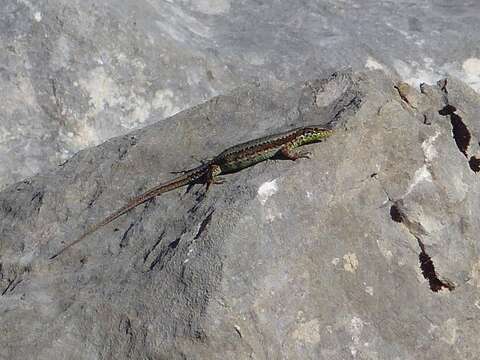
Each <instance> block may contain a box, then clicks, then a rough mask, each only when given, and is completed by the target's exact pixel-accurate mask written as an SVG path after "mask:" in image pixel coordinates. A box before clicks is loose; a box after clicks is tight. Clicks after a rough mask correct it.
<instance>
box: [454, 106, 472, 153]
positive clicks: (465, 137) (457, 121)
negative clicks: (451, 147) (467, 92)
mask: <svg viewBox="0 0 480 360" xmlns="http://www.w3.org/2000/svg"><path fill="white" fill-rule="evenodd" d="M450 122H451V123H452V132H453V138H454V139H455V143H456V144H457V147H458V149H459V150H460V151H461V152H462V153H463V155H465V157H468V154H467V150H468V146H469V145H470V139H471V137H472V136H471V135H470V132H469V131H468V128H467V126H466V125H465V124H464V123H463V121H462V118H461V117H460V116H458V115H457V114H451V115H450Z"/></svg>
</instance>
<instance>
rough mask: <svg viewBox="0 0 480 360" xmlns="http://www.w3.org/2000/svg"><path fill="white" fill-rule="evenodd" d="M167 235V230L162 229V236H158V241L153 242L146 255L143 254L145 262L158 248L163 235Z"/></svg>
mask: <svg viewBox="0 0 480 360" xmlns="http://www.w3.org/2000/svg"><path fill="white" fill-rule="evenodd" d="M164 236H165V230H163V231H162V233H161V234H160V236H159V237H158V239H157V241H156V242H155V244H153V246H152V247H151V248H150V249H149V250H148V251H147V252H146V253H145V255H144V256H143V262H146V261H147V259H148V257H149V256H150V254H151V253H152V252H153V251H154V250H155V249H156V248H157V246H158V244H160V242H161V241H162V239H163V237H164Z"/></svg>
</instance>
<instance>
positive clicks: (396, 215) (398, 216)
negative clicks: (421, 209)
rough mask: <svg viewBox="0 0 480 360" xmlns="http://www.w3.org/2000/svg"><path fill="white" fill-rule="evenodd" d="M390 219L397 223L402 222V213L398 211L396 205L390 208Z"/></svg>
mask: <svg viewBox="0 0 480 360" xmlns="http://www.w3.org/2000/svg"><path fill="white" fill-rule="evenodd" d="M390 217H391V218H392V220H393V221H395V222H397V223H402V222H403V213H402V212H401V211H400V209H399V207H398V205H397V204H396V203H395V204H393V205H392V206H391V207H390Z"/></svg>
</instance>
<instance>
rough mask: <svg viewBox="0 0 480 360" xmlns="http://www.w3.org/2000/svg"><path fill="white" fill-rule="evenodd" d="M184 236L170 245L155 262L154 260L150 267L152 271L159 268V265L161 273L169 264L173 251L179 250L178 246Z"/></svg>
mask: <svg viewBox="0 0 480 360" xmlns="http://www.w3.org/2000/svg"><path fill="white" fill-rule="evenodd" d="M182 235H183V233H182ZM182 235H180V236H179V237H178V238H176V239H175V240H173V241H172V242H171V243H170V244H168V246H167V247H166V248H165V249H163V250H162V251H160V253H159V254H158V255H157V257H156V258H155V260H153V261H152V263H151V264H150V267H149V268H150V270H153V269H154V268H155V267H157V265H159V268H158V270H159V271H161V270H162V269H163V268H164V267H165V263H167V262H168V260H169V259H171V258H172V256H173V251H174V250H175V249H176V248H177V246H178V244H179V243H180V238H181V237H182Z"/></svg>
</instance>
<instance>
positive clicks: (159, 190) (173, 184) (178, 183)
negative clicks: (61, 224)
mask: <svg viewBox="0 0 480 360" xmlns="http://www.w3.org/2000/svg"><path fill="white" fill-rule="evenodd" d="M207 172H208V166H203V165H202V166H199V167H198V168H195V169H193V170H190V171H188V172H187V173H185V174H184V175H182V176H179V177H177V178H175V179H173V180H171V181H169V182H167V183H164V184H160V185H158V186H156V187H154V188H153V189H150V190H148V191H146V192H144V193H143V194H141V195H139V196H137V197H135V198H133V199H132V200H130V202H128V203H127V204H126V205H125V206H123V207H122V208H121V209H119V210H117V211H115V212H114V213H112V214H110V215H109V216H107V217H106V218H105V219H103V220H102V221H100V222H99V223H97V224H95V225H93V226H92V227H91V228H90V229H89V230H88V231H87V232H85V233H84V234H83V235H82V236H80V237H79V238H78V239H77V240H75V241H74V242H72V243H70V244H68V245H67V246H65V247H64V248H63V249H61V250H60V251H58V252H57V253H56V254H55V255H53V256H51V257H50V260H52V259H55V258H56V257H57V256H59V255H61V254H62V253H64V252H65V251H67V250H68V249H70V248H71V247H72V246H74V245H75V244H78V243H79V242H80V241H82V240H83V239H85V238H86V237H87V236H88V235H90V234H92V233H93V232H95V231H96V230H98V229H99V228H101V227H102V226H105V225H107V224H108V223H110V222H112V221H113V220H115V219H116V218H118V217H120V216H122V215H123V214H125V213H127V212H129V211H130V210H132V209H133V208H135V207H137V206H138V205H141V204H143V203H144V202H146V201H148V200H150V199H153V198H154V197H156V196H158V195H161V194H163V193H166V192H168V191H171V190H174V189H177V188H179V187H182V186H185V185H188V184H192V183H194V182H196V181H197V180H199V179H200V178H202V177H203V176H205V175H206V174H207Z"/></svg>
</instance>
